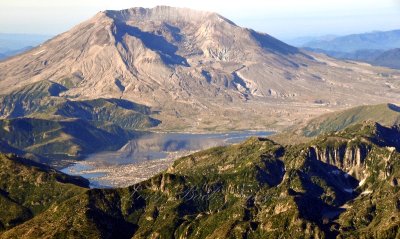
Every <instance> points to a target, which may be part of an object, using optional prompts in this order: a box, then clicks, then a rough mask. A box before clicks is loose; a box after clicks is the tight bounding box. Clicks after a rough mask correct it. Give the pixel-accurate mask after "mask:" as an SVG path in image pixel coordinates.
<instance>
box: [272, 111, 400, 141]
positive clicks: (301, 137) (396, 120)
mask: <svg viewBox="0 0 400 239" xmlns="http://www.w3.org/2000/svg"><path fill="white" fill-rule="evenodd" d="M365 121H373V122H377V123H379V124H382V125H385V126H393V125H398V124H400V107H398V106H396V105H394V104H380V105H366V106H358V107H354V108H350V109H348V110H343V111H339V112H333V113H328V114H325V115H322V116H319V117H317V118H314V119H312V120H310V121H309V122H306V124H305V125H300V126H294V127H292V128H289V129H287V130H286V131H285V132H284V133H282V134H278V135H273V136H271V137H270V138H271V139H273V140H274V141H276V142H279V143H281V144H285V145H286V144H297V143H301V142H308V141H310V140H312V139H313V138H314V137H316V136H318V135H321V134H325V133H331V132H337V131H340V130H343V129H345V128H346V127H348V126H351V125H355V124H360V123H363V122H365Z"/></svg>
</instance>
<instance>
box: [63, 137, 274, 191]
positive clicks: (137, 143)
mask: <svg viewBox="0 0 400 239" xmlns="http://www.w3.org/2000/svg"><path fill="white" fill-rule="evenodd" d="M271 134H273V132H268V131H239V132H228V133H209V134H189V133H148V134H144V135H143V136H140V137H139V138H136V139H133V140H131V141H129V142H128V143H127V144H126V145H125V146H123V147H122V148H121V149H119V150H117V151H111V152H110V151H105V152H100V153H96V154H92V155H89V156H88V157H87V158H86V159H85V160H83V161H79V162H76V163H74V164H73V165H71V166H69V167H67V168H64V169H62V170H61V171H62V172H64V173H67V174H71V175H79V176H82V177H84V178H87V179H89V181H90V183H91V187H124V186H129V185H132V184H134V183H137V182H140V181H143V180H146V179H148V178H150V177H152V176H154V175H155V174H157V173H159V172H161V171H163V170H165V169H167V168H168V167H169V166H171V165H172V163H173V161H174V160H175V159H176V158H179V157H182V156H185V155H188V154H190V153H193V152H196V151H199V150H203V149H207V148H211V147H215V146H223V145H229V144H235V143H239V142H242V141H244V140H245V139H247V138H249V137H252V136H255V137H265V136H268V135H271Z"/></svg>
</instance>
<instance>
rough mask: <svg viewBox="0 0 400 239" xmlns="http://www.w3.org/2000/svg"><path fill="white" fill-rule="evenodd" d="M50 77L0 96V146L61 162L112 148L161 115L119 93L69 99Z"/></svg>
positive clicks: (47, 161)
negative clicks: (155, 114) (62, 95)
mask: <svg viewBox="0 0 400 239" xmlns="http://www.w3.org/2000/svg"><path fill="white" fill-rule="evenodd" d="M65 90H67V88H66V87H65V86H63V85H60V84H58V83H55V82H51V81H41V82H38V83H34V84H32V85H29V86H26V87H24V88H22V89H20V90H18V91H16V92H13V93H11V94H9V95H5V96H0V135H2V137H1V139H0V149H1V150H2V152H10V153H16V154H18V155H23V156H25V157H29V158H31V159H35V160H36V161H40V162H46V163H50V164H51V165H53V166H62V165H63V164H65V162H61V161H60V159H81V158H82V157H84V156H85V155H87V154H90V153H94V152H96V151H98V150H99V149H102V150H116V149H118V148H120V147H122V146H123V145H124V144H125V143H126V142H127V141H128V140H130V139H132V138H134V137H135V136H136V135H138V134H139V133H138V132H137V131H136V130H140V129H147V128H150V127H154V126H156V125H158V124H159V123H160V121H158V120H156V119H153V118H151V117H150V116H149V115H150V114H152V111H151V110H150V108H148V107H146V106H143V105H139V104H136V103H133V102H130V101H127V100H121V99H102V98H99V99H95V100H81V101H72V100H68V99H66V98H62V97H58V96H59V95H60V94H61V93H62V92H63V91H65Z"/></svg>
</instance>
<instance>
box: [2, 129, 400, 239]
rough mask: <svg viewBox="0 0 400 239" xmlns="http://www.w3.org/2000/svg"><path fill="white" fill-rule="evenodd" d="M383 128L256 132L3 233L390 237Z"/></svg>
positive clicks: (391, 202)
mask: <svg viewBox="0 0 400 239" xmlns="http://www.w3.org/2000/svg"><path fill="white" fill-rule="evenodd" d="M383 131H385V132H386V133H385V134H382V132H383ZM390 132H391V133H390ZM387 133H389V134H387ZM388 135H391V137H393V136H395V135H397V136H399V135H400V132H399V131H398V129H396V128H385V127H382V126H380V125H376V124H371V123H367V124H362V125H356V126H354V127H350V128H348V129H346V130H344V131H341V132H338V133H335V134H327V135H322V136H320V137H318V139H316V140H315V141H314V142H312V143H310V144H300V145H292V146H286V147H283V146H281V145H279V144H276V143H274V142H272V141H270V140H267V139H258V138H252V139H249V140H248V141H246V142H244V143H242V144H238V145H232V146H227V147H217V148H213V149H209V150H205V151H202V152H198V153H195V154H192V155H189V156H186V157H183V158H181V159H178V160H177V161H176V162H175V163H174V165H173V166H172V167H171V168H170V169H169V170H168V171H167V172H163V173H161V174H159V175H156V176H155V177H153V178H151V179H149V180H147V181H144V182H141V183H138V184H135V185H132V186H130V187H127V188H123V189H93V190H89V191H85V192H84V193H83V194H81V195H78V196H75V197H73V198H71V199H70V200H66V201H63V202H60V203H59V204H56V205H53V206H51V207H50V208H49V209H48V210H46V211H44V212H43V213H41V214H40V215H37V216H35V217H34V218H33V219H32V220H29V221H26V222H25V223H23V224H20V225H19V226H16V227H14V228H12V229H10V230H8V231H6V232H4V233H3V234H2V235H1V236H2V237H4V238H13V237H24V236H25V237H30V238H32V237H54V238H55V237H58V236H60V235H63V236H66V237H68V236H71V237H82V238H84V237H99V238H116V237H118V238H144V237H145V238H210V237H212V238H279V237H284V238H336V237H337V238H363V237H368V238H369V237H372V238H396V237H397V236H398V235H399V233H400V232H399V226H398V225H400V216H399V215H400V214H399V210H400V207H399V200H398V199H399V197H400V190H399V189H400V187H399V179H400V161H399V158H400V153H399V152H398V151H397V150H396V148H395V146H396V145H395V144H393V143H390V142H393V141H388V140H387V136H388ZM391 137H390V138H391ZM327 142H329V143H327ZM382 142H386V144H385V145H383V144H382ZM335 145H336V146H335ZM334 146H335V147H334ZM346 152H347V153H346ZM335 155H336V156H335ZM355 168H358V169H360V170H362V172H363V173H364V172H365V173H364V174H361V173H360V174H357V173H350V171H351V170H353V171H354V169H355ZM346 170H350V171H346ZM354 172H355V171H354ZM358 176H360V177H361V176H363V177H365V178H363V179H361V178H357V177H358ZM0 205H1V201H0ZM37 225H40V227H39V226H37ZM77 225H79V226H77ZM32 228H35V230H31V229H32ZM49 228H51V230H49Z"/></svg>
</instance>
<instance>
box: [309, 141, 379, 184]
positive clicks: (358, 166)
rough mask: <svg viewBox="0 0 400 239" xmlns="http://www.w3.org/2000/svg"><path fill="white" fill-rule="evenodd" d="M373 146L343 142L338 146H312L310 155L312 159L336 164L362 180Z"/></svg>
mask: <svg viewBox="0 0 400 239" xmlns="http://www.w3.org/2000/svg"><path fill="white" fill-rule="evenodd" d="M370 150H371V146H370V145H368V144H359V145H355V144H351V142H343V143H342V144H341V145H337V146H325V147H323V148H319V147H318V146H311V147H310V148H309V152H308V157H309V159H310V160H319V161H322V162H324V163H326V164H329V165H332V166H335V167H337V168H339V169H340V170H342V171H344V172H346V173H348V174H351V175H354V176H355V178H357V179H358V180H361V179H362V178H364V176H365V175H364V172H365V170H366V168H367V164H366V162H365V160H366V159H367V158H368V156H369V153H370Z"/></svg>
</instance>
